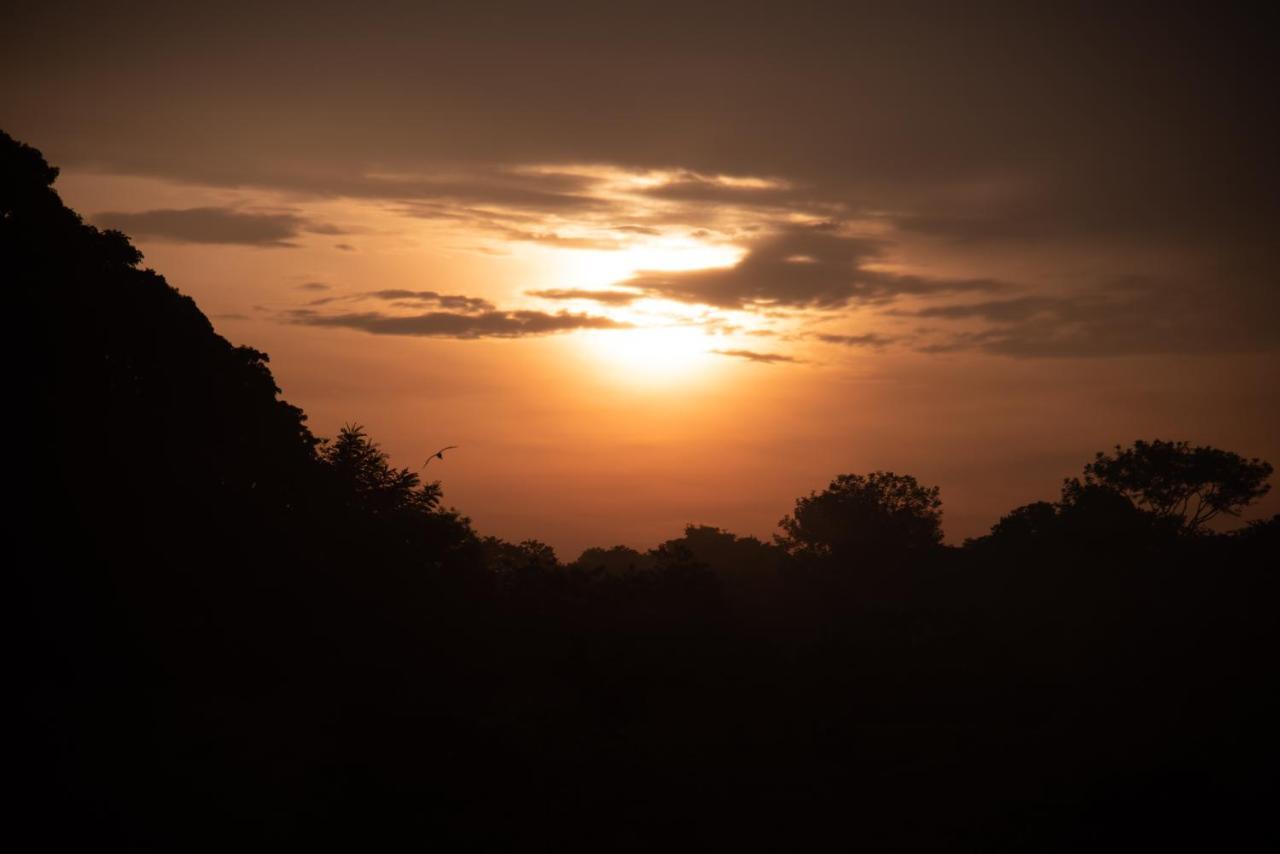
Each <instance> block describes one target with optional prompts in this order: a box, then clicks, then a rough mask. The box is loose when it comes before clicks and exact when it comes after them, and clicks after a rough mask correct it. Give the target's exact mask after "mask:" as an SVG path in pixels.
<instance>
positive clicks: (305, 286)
mask: <svg viewBox="0 0 1280 854" xmlns="http://www.w3.org/2000/svg"><path fill="white" fill-rule="evenodd" d="M332 288H333V285H326V284H325V283H324V282H303V283H302V284H300V285H298V290H300V291H327V290H331V289H332Z"/></svg>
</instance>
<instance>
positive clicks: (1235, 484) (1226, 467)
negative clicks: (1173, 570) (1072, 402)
mask: <svg viewBox="0 0 1280 854" xmlns="http://www.w3.org/2000/svg"><path fill="white" fill-rule="evenodd" d="M1271 472H1272V468H1271V464H1270V463H1267V462H1264V461H1262V460H1259V459H1256V458H1255V459H1246V458H1245V457H1242V456H1240V455H1239V454H1236V453H1232V452H1231V451H1223V450H1219V449H1218V448H1212V447H1208V446H1199V447H1192V446H1191V445H1190V444H1189V443H1187V442H1166V441H1162V440H1159V439H1156V440H1154V441H1152V442H1145V441H1142V440H1139V441H1137V442H1134V443H1133V446H1132V447H1129V448H1121V447H1120V446H1119V445H1116V447H1115V452H1114V453H1112V454H1103V453H1102V452H1101V451H1099V452H1098V455H1097V456H1096V457H1095V459H1094V461H1093V462H1091V463H1089V464H1088V465H1086V466H1085V467H1084V482H1085V484H1087V485H1096V486H1105V487H1108V488H1110V489H1113V490H1115V491H1117V492H1119V493H1122V494H1123V495H1126V496H1128V497H1129V498H1130V499H1131V500H1132V501H1133V502H1134V504H1136V505H1137V506H1139V507H1141V508H1143V509H1145V510H1146V511H1147V512H1149V513H1152V514H1154V515H1155V516H1156V517H1157V518H1160V519H1165V520H1169V521H1171V522H1175V523H1176V524H1177V525H1178V527H1179V528H1180V529H1181V530H1182V531H1185V532H1187V533H1198V532H1200V531H1202V530H1203V529H1204V526H1205V524H1206V523H1207V522H1209V521H1210V520H1211V519H1213V518H1215V517H1216V516H1219V515H1222V514H1225V515H1228V516H1238V515H1240V511H1241V510H1243V509H1244V508H1245V507H1247V506H1248V505H1249V504H1251V503H1252V502H1254V501H1256V500H1257V499H1259V498H1261V497H1262V496H1264V495H1266V494H1267V492H1268V491H1269V490H1270V489H1271V486H1270V484H1268V483H1267V482H1266V481H1267V478H1269V477H1270V476H1271Z"/></svg>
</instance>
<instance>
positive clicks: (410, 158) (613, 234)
mask: <svg viewBox="0 0 1280 854" xmlns="http://www.w3.org/2000/svg"><path fill="white" fill-rule="evenodd" d="M1033 5H1039V4H982V3H973V4H950V3H947V4H942V3H938V4H913V3H894V4H857V3H839V4H810V3H804V2H788V3H786V4H753V3H748V2H737V3H699V4H694V3H688V2H686V3H679V4H667V3H664V2H649V3H645V4H634V5H625V6H624V5H623V4H607V3H578V4H563V3H555V2H539V3H509V2H508V3H485V2H469V3H457V4H431V3H423V2H419V3H403V4H380V3H370V4H351V3H341V4H339V3H329V2H312V3H306V4H262V3H254V4H243V5H241V4H236V3H218V4H203V5H191V4H173V3H163V4H161V3H120V4H109V5H108V4H91V5H90V4H84V5H79V6H77V5H74V4H59V3H41V4H25V5H23V6H22V7H19V8H16V9H13V10H9V11H6V13H5V25H4V27H3V28H0V127H3V128H4V129H5V130H6V131H8V132H9V133H10V134H12V135H14V136H15V137H17V138H18V139H21V140H22V141H24V142H27V143H29V144H31V145H33V146H35V147H37V148H39V149H41V150H42V151H43V152H44V154H45V156H46V158H47V159H49V161H50V162H51V163H53V164H55V165H57V166H60V167H61V169H62V173H61V177H60V178H59V181H58V184H57V188H58V189H59V191H60V192H61V194H62V196H63V199H64V200H65V201H66V202H67V203H68V204H69V205H71V206H72V207H73V208H75V209H76V210H78V211H79V212H80V213H82V214H83V215H84V216H85V217H86V219H87V220H88V221H90V222H92V223H94V224H96V225H99V226H101V227H104V228H118V229H120V230H122V231H124V232H126V233H127V234H129V235H130V236H131V237H132V238H133V240H134V242H135V244H136V245H137V246H138V247H139V248H140V249H141V250H142V251H143V252H144V254H145V257H146V260H145V263H146V264H147V265H148V266H151V267H154V268H155V269H157V270H158V271H160V272H161V273H162V274H164V275H165V276H166V278H167V279H168V280H169V282H170V283H171V284H173V285H174V286H175V287H177V288H178V289H179V290H181V291H182V292H184V293H186V294H189V295H191V296H193V297H194V298H195V299H196V301H197V302H198V303H199V305H200V306H201V308H202V309H203V310H204V311H205V313H206V314H208V315H209V316H210V318H211V319H212V321H213V323H214V325H215V327H216V328H217V329H218V331H219V332H220V333H221V334H222V335H224V336H226V337H227V338H228V339H230V340H231V341H232V342H234V343H237V344H248V345H251V346H253V347H255V348H257V349H260V350H265V351H266V352H268V353H269V354H270V356H271V368H272V370H273V372H274V374H275V376H276V379H277V383H278V384H279V385H280V386H281V387H282V389H283V393H284V397H285V398H286V399H288V400H289V401H290V402H291V403H294V404H296V405H299V406H301V407H303V408H304V409H305V410H306V412H307V413H308V414H309V416H310V424H311V427H312V429H313V430H314V431H315V432H316V433H318V434H319V435H322V436H332V435H334V434H335V433H336V432H337V430H338V429H340V428H341V426H342V425H343V424H346V423H359V424H361V425H364V426H365V427H366V429H368V431H369V432H370V433H371V435H372V436H373V438H374V439H375V440H377V441H378V442H380V443H381V445H382V446H383V447H384V449H386V450H387V451H388V452H390V453H391V455H392V458H393V461H394V462H396V463H398V464H400V465H405V466H411V467H417V466H419V465H421V463H422V461H423V460H424V459H425V458H426V457H427V456H428V455H429V454H430V453H431V452H433V451H434V450H436V449H437V448H439V447H441V446H444V445H458V446H459V448H458V449H457V450H456V451H451V452H449V453H448V454H447V455H446V457H445V459H444V460H436V461H434V462H433V463H432V464H431V466H430V467H429V468H428V469H427V472H426V473H427V474H428V475H429V476H430V477H431V478H439V479H440V481H441V482H442V485H443V486H444V490H445V497H446V502H447V503H448V504H451V505H453V506H455V507H457V508H458V509H459V510H461V511H462V512H463V513H465V514H466V515H468V516H470V517H471V518H472V520H473V521H474V523H475V525H476V526H477V528H478V529H479V530H480V531H481V532H482V533H486V534H494V535H497V536H501V537H504V538H506V539H510V540H516V541H518V540H523V539H527V538H536V539H539V540H542V541H544V542H547V543H550V544H551V545H553V546H554V547H555V548H556V549H557V551H558V552H559V553H560V555H561V557H563V558H566V559H571V558H572V557H574V556H576V555H577V553H578V552H580V551H581V550H582V549H583V548H585V547H588V546H593V545H613V544H626V545H630V546H633V547H641V548H644V547H650V546H652V545H655V544H656V543H658V542H660V541H662V540H664V539H667V538H670V537H673V536H677V535H678V534H679V533H680V531H681V530H682V528H683V526H684V525H685V524H687V523H697V524H709V525H716V526H719V527H723V528H727V529H729V530H732V531H735V532H737V533H739V534H754V535H757V536H761V537H768V536H769V535H771V534H772V532H773V531H774V530H775V526H776V523H777V521H778V520H779V519H780V518H781V517H782V516H783V515H785V514H786V513H787V512H789V511H790V510H791V508H792V507H793V505H794V502H795V499H796V498H798V497H800V496H802V495H805V494H808V493H809V492H810V491H813V490H820V489H822V488H823V487H825V485H826V484H827V483H828V482H829V481H830V480H831V479H832V478H833V477H835V476H836V475H838V474H841V473H846V472H852V473H865V472H869V471H872V470H889V471H895V472H898V473H900V474H901V473H908V474H912V475H915V476H916V477H917V478H919V479H920V480H921V481H922V482H924V483H927V484H930V485H938V486H940V487H941V489H942V498H943V501H944V527H945V529H946V532H947V536H948V539H949V541H951V542H959V541H961V540H963V539H964V538H965V537H969V536H975V535H978V534H981V533H984V532H985V531H986V530H987V529H988V528H989V527H990V526H991V525H992V524H993V523H994V522H995V521H996V520H997V519H998V518H999V517H1000V516H1001V515H1002V514H1003V513H1004V512H1007V511H1008V510H1010V509H1012V508H1014V507H1016V506H1018V505H1021V504H1024V503H1027V502H1030V501H1034V500H1040V499H1053V498H1055V497H1056V496H1057V494H1058V490H1059V488H1060V485H1061V482H1062V479H1063V478H1064V477H1068V476H1073V475H1076V474H1079V472H1080V469H1081V467H1082V466H1083V465H1084V463H1086V462H1088V461H1089V460H1090V459H1091V458H1092V456H1093V453H1094V452H1095V451H1099V450H1105V449H1109V448H1111V447H1112V446H1114V445H1116V444H1125V445H1127V444H1129V443H1130V442H1132V441H1133V440H1135V439H1139V438H1145V439H1154V438H1163V439H1179V440H1188V441H1191V442H1194V443H1197V444H1212V445H1215V446H1218V447H1222V448H1226V449H1228V450H1233V451H1237V452H1239V453H1241V454H1244V455H1246V456H1260V457H1263V458H1264V459H1268V460H1270V461H1271V462H1273V463H1276V464H1280V429H1277V425H1278V423H1280V418H1278V416H1280V392H1278V391H1277V388H1280V382H1277V380H1278V379H1280V370H1278V369H1280V358H1278V353H1280V324H1278V323H1277V318H1280V311H1278V309H1280V281H1278V276H1277V272H1276V271H1277V269H1278V264H1277V262H1280V257H1278V256H1280V248H1278V243H1277V240H1276V234H1277V226H1280V173H1278V170H1277V167H1276V164H1275V159H1276V158H1275V152H1276V151H1280V140H1278V139H1277V133H1276V131H1275V129H1274V126H1275V125H1276V122H1275V115H1274V114H1275V112H1276V107H1275V98H1274V89H1273V87H1272V84H1271V82H1270V71H1271V67H1272V65H1273V63H1272V61H1271V56H1272V54H1273V49H1272V45H1271V44H1270V41H1271V38H1272V33H1274V29H1273V28H1271V27H1269V26H1268V22H1267V21H1265V20H1262V19H1256V20H1255V19H1252V18H1250V17H1249V16H1248V14H1247V13H1244V12H1239V13H1236V12H1233V11H1231V10H1230V8H1229V4H1227V5H1224V4H1214V5H1212V6H1210V5H1205V6H1204V7H1202V8H1201V9H1198V10H1197V9H1195V8H1193V7H1192V6H1189V5H1185V4H1178V6H1177V8H1173V7H1167V8H1161V9H1159V11H1158V12H1153V11H1152V10H1151V7H1150V6H1148V7H1147V8H1146V9H1145V10H1144V9H1142V8H1139V7H1137V6H1134V7H1132V8H1130V7H1127V6H1126V5H1125V4H1109V5H1107V6H1106V7H1098V8H1093V9H1087V10H1086V9H1083V8H1082V9H1079V10H1076V11H1071V10H1064V11H1060V12H1057V13H1054V14H1046V13H1045V12H1044V11H1043V10H1039V9H1032V8H1030V7H1031V6H1033ZM1241 8H1243V7H1241ZM1278 509H1280V500H1277V499H1276V498H1275V497H1269V498H1268V499H1267V500H1266V501H1265V502H1264V503H1263V504H1262V505H1261V506H1260V507H1259V509H1258V511H1256V512H1254V513H1253V514H1251V515H1255V516H1256V515H1258V513H1259V512H1276V511H1277V510H1278Z"/></svg>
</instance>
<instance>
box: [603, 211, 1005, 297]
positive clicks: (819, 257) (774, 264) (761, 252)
mask: <svg viewBox="0 0 1280 854" xmlns="http://www.w3.org/2000/svg"><path fill="white" fill-rule="evenodd" d="M881 249H882V244H881V242H880V241H878V240H875V239H872V238H868V237H860V236H850V235H845V234H842V233H840V231H839V230H838V229H837V228H836V226H834V225H832V224H829V223H824V224H820V225H804V226H789V227H786V228H784V229H782V230H781V231H778V232H775V233H773V234H771V235H769V236H767V237H764V238H761V239H759V240H758V241H757V242H756V243H754V244H753V245H752V246H751V247H750V249H749V250H748V252H747V254H746V256H745V257H743V258H742V260H740V261H739V262H738V263H737V264H735V265H733V266H732V267H727V268H717V269H709V270H705V269H704V270H687V271H678V272H654V271H645V272H641V273H639V274H637V275H636V276H634V277H633V278H631V279H628V280H626V281H624V282H622V283H621V284H623V285H624V286H627V287H632V288H637V289H640V290H644V291H647V292H649V293H651V294H655V295H659V296H663V297H666V298H668V299H675V300H682V301H685V302H692V303H704V304H707V305H714V306H719V307H722V308H749V307H762V306H779V307H793V308H799V307H812V308H829V309H830V308H839V307H841V306H844V305H847V304H849V303H855V302H856V303H884V302H890V301H892V300H894V299H896V298H897V297H900V296H904V295H928V294H941V293H957V292H964V291H996V290H1001V289H1003V288H1004V287H1005V286H1004V285H1003V284H1001V283H1000V282H996V281H994V280H991V279H939V278H925V277H921V276H911V275H901V274H897V273H888V272H884V271H880V270H873V269H867V266H866V265H868V264H869V263H872V262H874V261H875V260H877V259H878V257H879V255H880V253H881Z"/></svg>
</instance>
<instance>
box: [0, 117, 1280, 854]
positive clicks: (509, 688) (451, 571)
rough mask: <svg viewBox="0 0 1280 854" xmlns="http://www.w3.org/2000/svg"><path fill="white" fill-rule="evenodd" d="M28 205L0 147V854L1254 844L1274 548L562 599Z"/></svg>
mask: <svg viewBox="0 0 1280 854" xmlns="http://www.w3.org/2000/svg"><path fill="white" fill-rule="evenodd" d="M55 175H56V173H55V171H54V170H52V169H50V168H49V167H48V166H47V164H45V162H44V161H43V159H42V158H41V157H40V155H39V154H38V153H37V152H35V151H34V150H32V149H30V148H27V147H25V146H22V145H20V144H18V143H16V142H14V141H13V140H11V139H9V138H8V137H5V136H0V265H2V269H3V280H4V284H5V288H6V291H7V292H8V294H9V295H10V297H11V298H12V299H15V300H16V304H17V308H16V310H15V311H13V312H12V314H11V317H12V318H13V319H14V320H13V322H12V323H11V326H12V327H14V329H13V330H12V331H13V332H16V333H17V335H16V336H15V338H14V340H15V341H16V342H17V343H18V346H17V347H15V348H14V350H15V351H14V353H13V355H12V356H11V365H12V366H13V373H14V375H15V376H16V385H17V387H18V394H17V401H16V404H15V407H14V411H15V412H16V413H18V415H17V416H16V417H14V418H12V419H11V421H13V422H14V423H16V424H17V426H18V432H17V435H16V436H15V437H14V438H13V439H11V445H10V465H11V466H12V467H13V468H14V469H15V470H16V471H17V475H16V477H13V478H11V479H10V482H9V487H10V497H11V502H10V503H11V504H12V505H13V506H15V508H16V509H14V510H12V511H10V513H11V516H10V523H11V526H12V530H13V546H12V558H11V561H10V563H11V565H12V566H13V569H12V570H11V572H13V574H14V577H15V578H16V584H15V585H14V594H13V596H12V598H13V601H14V602H15V603H16V607H15V611H16V612H17V615H18V618H19V619H18V620H17V621H15V625H16V626H17V628H18V632H17V642H16V644H15V645H14V646H13V647H12V648H13V649H14V650H15V651H16V652H17V656H16V657H17V659H18V667H17V668H16V669H15V671H14V672H15V677H14V679H15V682H16V685H15V688H16V690H14V691H13V692H12V694H13V696H14V698H15V703H16V704H17V705H19V706H20V709H21V711H22V724H21V726H20V727H19V728H18V729H17V730H16V733H17V741H18V743H19V747H20V756H19V762H18V763H17V764H16V766H15V767H16V773H15V776H16V777H17V778H18V782H19V784H20V788H21V790H22V801H21V803H20V808H19V810H18V812H19V814H20V816H21V820H20V821H19V822H18V823H17V824H15V825H14V826H13V830H12V833H13V834H15V835H16V834H17V833H19V832H21V833H23V834H24V835H26V836H27V841H25V842H23V843H22V844H21V845H20V846H19V847H20V848H21V850H49V851H54V850H67V846H68V845H70V844H76V845H78V846H79V847H81V848H90V847H91V848H92V849H93V850H109V851H110V850H135V851H165V852H170V851H197V850H229V849H236V850H245V849H247V850H258V849H267V848H271V849H285V850H292V849H300V848H304V847H311V848H342V849H347V850H404V849H412V850H419V849H433V848H434V849H439V850H444V851H468V850H473V851H500V850H516V849H519V850H531V851H563V850H575V849H582V850H587V849H590V850H602V851H617V850H622V851H628V850H637V851H639V850H652V849H654V848H663V849H679V848H684V847H693V846H697V847H699V848H703V849H711V850H722V849H723V850H730V849H741V850H777V851H795V850H812V849H816V848H817V847H818V846H819V845H821V846H822V848H824V849H829V848H834V849H846V850H869V851H904V850H918V851H926V850H929V851H932V850H982V851H991V850H997V851H998V850H1006V851H1012V850H1028V851H1045V850H1050V851H1054V850H1056V851H1076V850H1082V849H1099V848H1100V849H1118V848H1126V849H1139V850H1143V849H1148V848H1154V847H1156V846H1164V845H1170V844H1173V843H1175V842H1181V843H1184V844H1188V843H1189V844H1194V845H1199V846H1203V847H1209V846H1212V847H1213V848H1223V849H1229V850H1252V849H1254V848H1255V847H1261V846H1263V845H1265V844H1266V841H1267V840H1271V841H1274V840H1275V836H1276V833H1275V830H1274V822H1273V821H1272V820H1271V811H1272V810H1271V806H1272V800H1273V798H1272V795H1273V769H1274V767H1275V760H1276V759H1277V757H1278V756H1280V754H1278V753H1277V750H1276V747H1277V743H1276V733H1275V727H1274V720H1275V712H1276V708H1275V705H1274V700H1273V698H1272V697H1271V690H1270V689H1271V688H1273V687H1274V682H1275V674H1276V669H1275V649H1276V646H1275V641H1276V620H1275V616H1274V615H1275V610H1276V604H1277V598H1276V592H1277V584H1276V582H1277V575H1276V572H1275V569H1274V566H1275V563H1276V562H1275V557H1276V554H1277V526H1276V524H1275V523H1274V522H1272V523H1270V524H1268V525H1260V526H1255V527H1254V528H1252V529H1250V530H1249V531H1248V532H1246V533H1244V534H1241V535H1236V536H1207V535H1206V536H1197V537H1187V536H1179V535H1177V534H1176V533H1174V532H1171V531H1169V530H1166V529H1163V528H1160V527H1159V526H1155V525H1152V524H1150V520H1149V519H1146V518H1145V517H1144V516H1143V515H1142V514H1141V513H1140V512H1139V511H1137V510H1136V509H1134V508H1133V507H1132V506H1131V505H1129V504H1128V503H1127V502H1125V501H1121V500H1120V499H1116V498H1115V497H1114V496H1111V497H1108V498H1107V501H1111V502H1112V503H1111V504H1107V505H1106V507H1105V508H1104V509H1103V510H1096V509H1092V510H1091V509H1089V507H1088V506H1086V505H1085V504H1083V503H1079V502H1078V503H1076V504H1067V503H1064V504H1063V505H1061V506H1060V508H1059V509H1057V510H1054V509H1052V508H1050V509H1049V510H1048V511H1046V513H1047V515H1045V514H1041V517H1037V518H1039V519H1040V521H1039V522H1038V523H1037V525H1036V526H1025V525H1024V526H1023V527H1022V528H1017V529H1016V530H1015V528H1016V526H1012V525H1006V526H1005V527H1004V528H998V529H997V531H996V532H995V533H993V535H992V537H990V538H986V539H984V540H983V541H981V542H979V543H975V544H973V545H971V546H969V547H967V548H965V549H947V548H944V547H941V546H934V547H931V548H927V549H923V550H914V551H901V552H895V551H893V549H892V548H891V547H890V546H884V547H877V548H876V549H874V550H865V551H863V552H860V553H858V554H843V555H840V556H838V557H830V556H828V557H827V558H824V559H823V560H815V561H810V562H806V561H804V560H801V559H799V558H797V557H795V556H794V555H788V554H785V553H783V552H781V551H780V550H778V549H776V548H774V547H772V546H767V545H765V544H761V543H758V542H756V541H754V540H749V539H735V538H733V537H732V536H729V535H724V534H722V533H721V532H715V531H710V530H708V529H690V531H689V532H688V533H687V534H686V536H685V537H683V538H681V539H679V540H674V541H672V542H670V543H667V544H665V545H664V546H662V547H660V548H659V549H656V550H654V551H653V552H651V553H650V554H648V555H643V556H640V555H634V558H635V559H634V560H633V559H632V558H631V557H628V556H627V554H626V553H625V550H612V551H610V552H599V556H602V558H607V559H608V560H609V561H612V562H613V563H616V564H618V567H615V568H613V569H608V570H606V569H603V568H601V567H603V564H604V560H603V559H602V560H601V562H600V566H596V565H595V564H593V563H592V562H591V561H590V560H588V559H587V558H586V556H584V559H583V561H580V562H579V563H578V564H575V565H572V566H569V567H566V566H563V565H561V564H559V563H558V562H557V561H556V560H555V558H554V555H551V554H550V553H549V552H548V551H547V550H545V549H542V548H539V547H538V546H537V545H536V544H525V545H522V546H512V545H510V544H503V543H498V542H496V541H492V540H481V539H479V538H478V537H477V536H476V535H475V534H474V533H473V532H472V531H471V530H470V528H469V526H468V525H467V523H466V521H465V520H463V519H459V518H458V517H457V516H456V515H454V514H451V513H448V512H444V511H442V510H440V509H439V507H438V506H437V498H438V496H437V495H436V494H435V493H434V492H432V490H431V489H430V487H429V486H427V487H423V486H422V485H420V484H417V483H416V482H415V481H414V480H413V479H412V478H410V477H407V476H406V474H405V473H404V472H397V471H396V470H394V469H390V468H388V467H387V466H386V463H385V460H384V459H382V458H381V457H380V456H379V455H378V454H377V452H376V450H375V449H374V448H372V446H371V445H369V444H368V442H367V440H366V439H364V438H363V437H361V436H359V435H358V434H347V435H345V436H343V437H341V438H340V440H339V441H338V442H336V443H333V444H318V443H317V441H316V439H315V438H314V437H313V436H312V435H311V434H310V433H309V431H308V430H307V428H306V426H305V421H304V418H303V416H302V414H301V413H300V412H299V411H298V410H297V409H296V408H293V407H291V406H288V405H287V404H285V403H283V402H281V401H280V400H279V399H278V397H277V392H278V390H277V389H276V388H275V386H274V383H273V381H272V379H271V375H270V373H269V372H268V370H267V368H266V366H265V356H263V355H262V354H260V353H257V352H255V351H252V350H249V349H246V348H237V347H233V346H231V345H230V344H229V343H228V342H226V341H225V340H224V339H222V338H221V337H219V336H218V335H217V334H216V333H215V331H214V330H213V329H212V327H211V326H210V324H209V322H208V321H207V320H206V319H205V317H204V316H203V315H202V314H201V313H200V312H199V310H198V309H197V308H196V306H195V305H194V304H193V303H192V302H191V301H190V300H189V299H187V298H185V297H183V296H181V295H180V294H178V293H177V292H176V291H175V290H173V289H172V288H171V287H169V286H168V285H167V284H166V283H165V282H164V280H163V279H162V278H161V277H160V276H158V275H157V274H155V273H153V272H151V271H148V270H144V269H140V268H139V260H140V258H139V256H138V254H137V252H136V251H135V250H134V249H133V248H132V247H131V246H130V245H129V244H128V242H127V240H126V239H125V238H124V237H123V236H121V235H118V234H114V233H109V232H108V233H102V232H99V231H97V230H95V229H93V228H91V227H89V226H87V225H85V224H83V223H82V222H81V221H80V220H79V218H78V217H76V216H75V214H73V213H72V212H71V211H69V210H67V209H66V208H65V207H63V205H62V204H61V202H60V201H59V199H58V197H57V195H56V194H55V193H54V192H53V190H52V189H51V183H52V181H53V179H54V177H55ZM1113 499H1114V500H1113ZM1117 502H1118V503H1117ZM1104 503H1105V502H1104ZM1047 506H1048V505H1046V507H1047ZM1019 518H1021V517H1019ZM1046 520H1047V521H1046ZM633 554H634V553H633Z"/></svg>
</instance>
